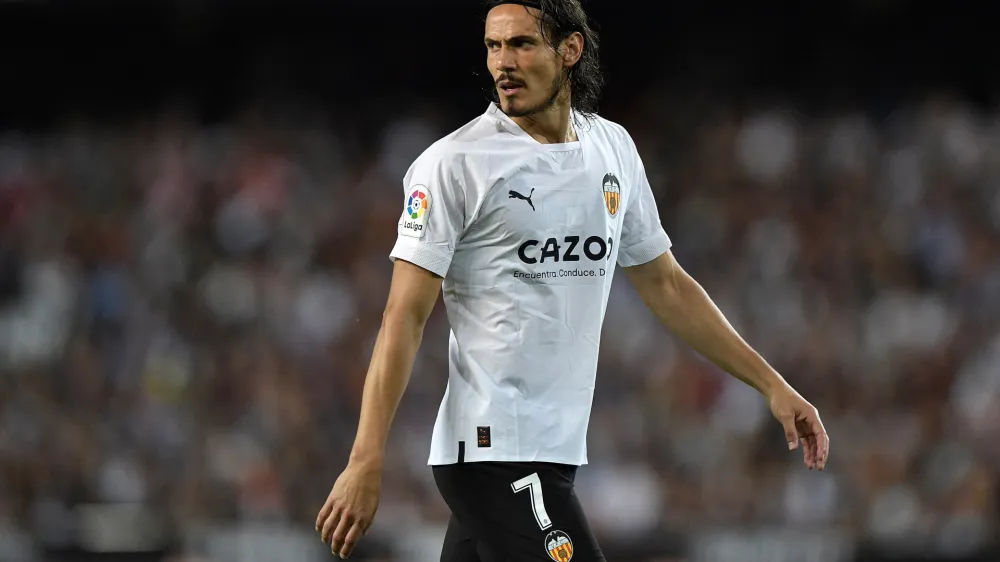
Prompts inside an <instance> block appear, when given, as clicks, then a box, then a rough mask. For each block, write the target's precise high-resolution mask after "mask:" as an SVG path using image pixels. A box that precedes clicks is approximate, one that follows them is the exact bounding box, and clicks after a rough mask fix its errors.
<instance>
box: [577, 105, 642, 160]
mask: <svg viewBox="0 0 1000 562" xmlns="http://www.w3.org/2000/svg"><path fill="white" fill-rule="evenodd" d="M581 119H583V120H584V125H583V126H584V127H586V128H587V129H588V132H589V133H590V134H591V135H592V136H595V137H597V138H598V139H601V140H604V141H606V142H608V143H609V144H611V145H612V146H616V147H620V148H626V149H628V150H632V151H634V150H635V142H634V141H633V140H632V136H631V135H629V133H628V130H627V129H625V127H624V126H622V125H620V124H618V123H616V122H614V121H612V120H610V119H605V118H604V117H601V116H600V115H596V114H595V115H592V116H590V117H582V116H581Z"/></svg>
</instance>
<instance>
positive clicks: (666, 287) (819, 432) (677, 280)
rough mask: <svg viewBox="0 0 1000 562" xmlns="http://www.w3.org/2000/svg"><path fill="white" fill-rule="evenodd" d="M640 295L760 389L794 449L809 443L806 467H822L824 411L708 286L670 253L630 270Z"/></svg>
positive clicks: (684, 335) (698, 347) (689, 339)
mask: <svg viewBox="0 0 1000 562" xmlns="http://www.w3.org/2000/svg"><path fill="white" fill-rule="evenodd" d="M625 272H626V275H628V277H629V279H631V280H632V284H633V285H635V287H636V289H637V290H638V291H639V295H640V296H641V297H642V300H643V301H644V302H645V303H646V306H648V307H649V308H650V309H651V310H652V311H653V313H654V314H656V316H657V317H658V318H659V319H660V321H661V322H663V323H664V324H665V325H666V326H667V327H668V328H670V330H671V331H673V332H674V333H675V334H677V335H678V336H679V337H680V338H681V339H683V340H684V341H685V342H686V343H687V344H688V345H690V346H691V347H692V348H693V349H694V350H695V351H697V352H698V353H701V354H702V355H703V356H705V357H706V358H707V359H708V360H709V361H711V362H713V363H715V364H716V365H717V366H718V367H719V368H721V369H724V370H725V371H726V372H728V373H729V374H731V375H733V376H734V377H736V378H738V379H740V380H742V381H743V382H745V383H747V384H748V385H750V386H752V387H754V388H756V389H757V390H758V391H759V392H760V393H761V394H763V395H764V396H765V397H766V398H767V402H768V405H769V406H770V408H771V413H772V414H774V417H776V418H777V419H778V421H779V422H781V425H782V426H783V427H784V429H785V439H786V440H787V442H788V448H789V449H797V448H798V447H799V441H800V440H801V441H802V442H803V443H805V447H804V448H803V454H804V457H805V459H804V460H805V463H806V466H808V467H809V468H810V469H813V468H818V469H820V470H822V469H823V468H824V466H826V459H827V456H828V455H829V450H830V439H829V437H828V436H827V433H826V429H825V428H824V427H823V422H822V421H820V419H819V412H817V411H816V408H814V407H813V405H812V404H810V403H809V402H807V401H806V400H805V399H804V398H802V396H801V395H799V393H798V392H796V391H795V389H793V388H792V387H791V386H790V385H789V384H788V383H787V382H786V381H785V379H784V378H782V376H781V375H780V374H778V372H777V371H775V370H774V369H773V368H771V366H770V365H768V364H767V362H766V361H764V359H763V358H762V357H761V356H760V355H759V354H758V353H757V352H756V351H754V350H753V348H751V347H750V346H749V345H748V344H747V343H746V342H745V341H743V338H742V337H740V335H739V334H738V333H736V330H735V329H733V327H732V325H731V324H730V323H729V321H728V320H726V317H725V316H723V314H722V311H720V310H719V308H718V307H717V306H715V303H714V302H712V299H711V298H710V297H709V296H708V294H707V293H706V292H705V290H704V289H703V288H702V287H701V285H699V284H698V282H697V281H695V280H694V279H693V278H692V277H691V276H690V275H688V274H687V272H686V271H684V269H683V268H682V267H681V266H680V264H678V263H677V260H675V259H674V255H673V253H671V252H670V251H667V252H665V253H663V254H662V255H661V256H660V257H658V258H656V259H654V260H652V261H650V262H647V263H645V264H642V265H638V266H635V267H628V268H625Z"/></svg>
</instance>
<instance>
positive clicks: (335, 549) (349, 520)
mask: <svg viewBox="0 0 1000 562" xmlns="http://www.w3.org/2000/svg"><path fill="white" fill-rule="evenodd" d="M354 522H355V517H354V515H352V514H350V513H344V515H342V516H341V517H340V523H339V524H338V525H337V530H335V531H334V532H333V536H331V537H330V552H332V553H334V554H335V555H339V554H340V551H341V549H343V548H344V539H345V538H347V530H348V529H350V528H351V527H353V526H354Z"/></svg>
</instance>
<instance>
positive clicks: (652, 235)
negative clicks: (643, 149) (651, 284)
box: [618, 147, 671, 267]
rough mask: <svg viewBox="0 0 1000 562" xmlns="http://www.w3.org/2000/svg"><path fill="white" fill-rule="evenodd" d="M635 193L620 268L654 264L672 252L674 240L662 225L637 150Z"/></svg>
mask: <svg viewBox="0 0 1000 562" xmlns="http://www.w3.org/2000/svg"><path fill="white" fill-rule="evenodd" d="M632 152H633V158H634V159H635V171H634V174H633V178H634V179H633V180H632V181H633V183H632V190H631V192H630V193H629V202H628V207H627V208H626V209H625V217H624V219H623V221H622V222H623V224H622V238H621V242H620V249H619V251H618V265H620V266H622V267H633V266H636V265H642V264H644V263H647V262H650V261H653V260H654V259H656V258H658V257H660V256H661V255H663V253H664V252H666V251H667V250H669V249H670V246H671V242H670V237H669V236H667V233H666V231H665V230H663V226H662V225H661V224H660V214H659V212H658V211H657V209H656V200H655V199H654V198H653V190H652V189H651V188H650V187H649V179H648V178H647V177H646V169H645V167H644V166H643V165H642V159H641V158H640V157H639V154H638V152H636V151H635V148H634V147H633V148H632Z"/></svg>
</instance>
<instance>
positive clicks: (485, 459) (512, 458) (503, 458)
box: [427, 455, 587, 466]
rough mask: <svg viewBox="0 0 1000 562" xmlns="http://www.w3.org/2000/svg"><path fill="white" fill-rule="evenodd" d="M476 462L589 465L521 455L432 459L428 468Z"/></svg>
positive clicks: (583, 461)
mask: <svg viewBox="0 0 1000 562" xmlns="http://www.w3.org/2000/svg"><path fill="white" fill-rule="evenodd" d="M475 462H547V463H553V464H565V465H570V466H585V465H586V464H587V459H586V458H583V459H580V458H576V457H561V456H558V455H552V456H550V455H539V456H534V457H528V456H519V455H495V456H488V457H482V458H474V459H470V458H469V457H468V456H466V457H465V459H464V460H462V461H458V460H440V459H433V458H432V459H430V460H428V461H427V466H451V465H453V464H468V463H475Z"/></svg>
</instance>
